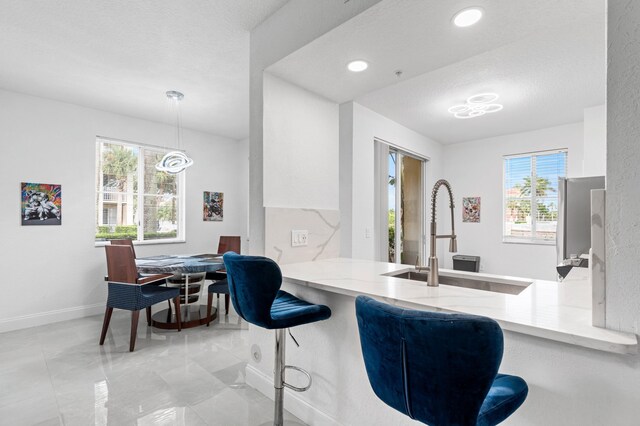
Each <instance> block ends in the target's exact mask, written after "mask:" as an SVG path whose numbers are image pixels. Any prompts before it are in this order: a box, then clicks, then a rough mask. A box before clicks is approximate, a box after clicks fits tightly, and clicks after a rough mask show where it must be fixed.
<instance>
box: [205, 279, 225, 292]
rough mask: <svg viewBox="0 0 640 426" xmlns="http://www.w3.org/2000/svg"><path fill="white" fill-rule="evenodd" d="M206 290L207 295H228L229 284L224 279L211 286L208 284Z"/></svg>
mask: <svg viewBox="0 0 640 426" xmlns="http://www.w3.org/2000/svg"><path fill="white" fill-rule="evenodd" d="M208 290H209V293H221V294H229V282H228V281H227V280H226V279H224V280H222V281H216V282H215V283H213V284H209V287H208Z"/></svg>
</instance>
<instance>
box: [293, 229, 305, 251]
mask: <svg viewBox="0 0 640 426" xmlns="http://www.w3.org/2000/svg"><path fill="white" fill-rule="evenodd" d="M308 240H309V231H307V230H306V229H302V230H295V229H292V230H291V247H302V246H306V245H307V244H308Z"/></svg>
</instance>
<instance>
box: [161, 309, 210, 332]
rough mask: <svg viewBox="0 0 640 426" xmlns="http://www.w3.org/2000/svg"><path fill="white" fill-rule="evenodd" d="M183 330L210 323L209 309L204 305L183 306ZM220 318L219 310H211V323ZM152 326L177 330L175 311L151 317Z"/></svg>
mask: <svg viewBox="0 0 640 426" xmlns="http://www.w3.org/2000/svg"><path fill="white" fill-rule="evenodd" d="M180 313H181V314H182V328H192V327H198V326H200V325H204V324H206V323H207V322H208V318H207V307H206V306H204V305H182V306H181V307H180ZM217 317H218V310H217V309H216V308H215V307H212V308H211V321H213V320H214V319H216V318H217ZM151 325H152V326H153V327H157V328H161V329H163V330H177V329H178V323H177V322H176V316H175V312H174V310H173V309H164V310H162V311H160V312H156V313H155V314H153V316H152V317H151Z"/></svg>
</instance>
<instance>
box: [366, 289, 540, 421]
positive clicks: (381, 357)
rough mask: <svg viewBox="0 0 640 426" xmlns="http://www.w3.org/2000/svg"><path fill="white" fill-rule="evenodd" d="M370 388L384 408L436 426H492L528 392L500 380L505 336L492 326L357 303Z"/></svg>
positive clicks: (471, 318)
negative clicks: (388, 407)
mask: <svg viewBox="0 0 640 426" xmlns="http://www.w3.org/2000/svg"><path fill="white" fill-rule="evenodd" d="M356 316H357V318H358V328H359V330H360V344H361V345H362V354H363V356H364V364H365V367H366V370H367V375H368V376H369V383H370V384H371V387H372V388H373V391H374V392H375V394H376V395H377V396H378V398H380V399H381V400H382V401H384V402H385V403H386V404H387V405H389V406H390V407H392V408H395V409H396V410H398V411H400V412H401V413H402V414H405V415H407V416H409V417H411V418H412V419H414V420H418V421H420V422H422V423H425V424H428V425H431V426H454V425H458V426H471V425H474V426H476V425H477V426H493V425H497V424H498V423H500V422H502V421H503V420H505V419H506V418H507V417H509V416H510V415H511V414H512V413H513V412H515V411H516V410H517V409H518V407H520V405H522V403H523V402H524V400H525V399H526V397H527V392H528V390H529V389H528V387H527V384H526V382H525V381H524V380H522V379H521V378H520V377H517V376H509V375H506V374H498V368H499V367H500V362H501V361H502V351H503V336H502V330H501V329H500V326H499V325H498V323H497V322H495V321H494V320H492V319H490V318H485V317H480V316H475V315H464V314H448V313H443V312H428V311H415V310H411V309H401V308H398V307H395V306H391V305H387V304H385V303H381V302H378V301H376V300H374V299H372V298H370V297H366V296H358V297H357V298H356Z"/></svg>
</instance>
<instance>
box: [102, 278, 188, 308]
mask: <svg viewBox="0 0 640 426" xmlns="http://www.w3.org/2000/svg"><path fill="white" fill-rule="evenodd" d="M178 296H180V289H178V288H170V287H164V286H159V285H152V284H147V285H135V284H121V283H113V282H110V283H109V295H108V297H107V306H109V307H110V308H117V309H126V310H129V311H139V310H140V309H145V308H148V307H149V306H151V305H155V304H156V303H160V302H164V301H165V300H169V299H173V298H176V297H178Z"/></svg>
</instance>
